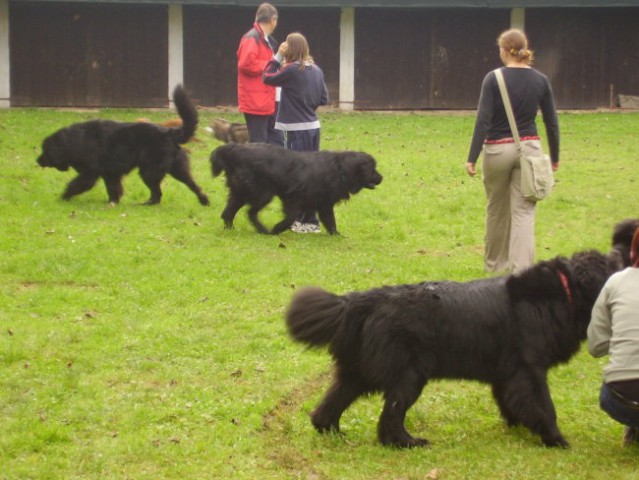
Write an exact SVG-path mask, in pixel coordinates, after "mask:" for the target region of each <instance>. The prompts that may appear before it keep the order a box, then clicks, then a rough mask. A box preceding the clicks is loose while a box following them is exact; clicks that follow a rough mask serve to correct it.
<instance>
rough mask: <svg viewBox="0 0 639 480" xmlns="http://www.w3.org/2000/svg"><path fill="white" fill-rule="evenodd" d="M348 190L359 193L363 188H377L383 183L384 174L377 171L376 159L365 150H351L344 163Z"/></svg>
mask: <svg viewBox="0 0 639 480" xmlns="http://www.w3.org/2000/svg"><path fill="white" fill-rule="evenodd" d="M342 168H343V170H344V173H345V176H346V181H347V183H348V190H349V192H350V193H357V192H359V191H360V190H361V189H362V188H368V189H370V190H373V189H375V187H376V186H377V185H379V184H380V183H382V178H383V177H382V175H381V174H380V173H379V172H378V171H377V168H376V162H375V159H374V158H373V157H372V156H371V155H369V154H368V153H364V152H349V153H348V155H346V156H345V157H344V162H343V163H342Z"/></svg>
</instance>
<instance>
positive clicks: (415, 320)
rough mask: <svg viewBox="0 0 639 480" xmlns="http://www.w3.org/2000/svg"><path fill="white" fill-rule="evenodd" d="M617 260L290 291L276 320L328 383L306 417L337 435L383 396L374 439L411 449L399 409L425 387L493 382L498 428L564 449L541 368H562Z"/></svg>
mask: <svg viewBox="0 0 639 480" xmlns="http://www.w3.org/2000/svg"><path fill="white" fill-rule="evenodd" d="M617 268H619V265H617V263H616V260H614V259H612V258H611V257H608V256H605V255H603V254H601V253H599V252H596V251H588V252H582V253H577V254H575V255H574V256H572V258H570V259H566V258H562V257H557V258H555V259H553V260H550V261H545V262H540V263H538V264H537V265H534V266H532V267H530V268H529V269H527V270H525V271H523V272H521V273H520V274H515V275H509V276H504V277H494V278H487V279H480V280H475V281H471V282H467V283H457V282H451V281H443V282H424V283H420V284H415V285H398V286H387V287H382V288H377V289H374V290H369V291H365V292H351V293H348V294H346V295H341V296H340V295H334V294H332V293H329V292H326V291H324V290H322V289H320V288H318V287H308V288H305V289H301V290H299V291H298V292H296V293H295V295H294V296H293V300H292V302H291V304H290V306H289V308H288V311H287V313H286V322H287V326H288V330H289V332H290V334H291V336H292V337H293V338H294V339H295V340H297V341H299V342H302V343H305V344H308V345H310V346H315V347H320V346H324V345H328V349H329V351H330V353H331V355H332V356H333V358H334V360H335V364H336V370H335V376H334V381H333V384H332V386H331V387H330V388H329V390H328V392H327V393H326V395H325V397H324V399H323V400H322V402H321V403H320V405H319V406H318V407H317V408H316V409H315V411H314V412H313V413H312V414H311V418H312V423H313V425H314V426H315V428H316V429H317V430H318V431H320V432H325V431H339V422H340V417H341V416H342V413H343V412H344V411H345V410H346V409H347V408H348V406H349V405H350V404H351V403H353V402H354V401H355V400H356V399H357V398H359V397H360V396H362V395H366V394H369V393H374V392H382V393H383V395H384V408H383V410H382V414H381V417H380V419H379V423H378V435H379V439H380V441H381V442H382V443H383V444H385V445H393V446H397V447H414V446H423V445H427V444H428V441H427V440H425V439H422V438H414V437H413V436H411V435H410V433H408V431H407V430H406V427H405V426H404V420H405V417H406V413H407V411H408V409H409V408H410V407H411V406H412V405H413V404H414V403H415V402H416V401H417V399H418V398H419V396H420V395H421V392H422V389H423V388H424V386H425V385H426V384H427V383H428V381H430V380H433V379H444V378H446V379H470V380H478V381H480V382H484V383H488V384H491V386H492V393H493V396H494V398H495V401H496V402H497V405H498V407H499V409H500V412H501V415H502V417H503V418H504V420H505V421H506V422H507V423H508V425H523V426H525V427H527V428H528V429H529V430H530V431H531V432H533V433H535V434H537V435H539V436H540V437H541V440H542V442H543V443H544V444H545V445H547V446H550V447H554V446H560V447H565V446H568V442H567V441H566V440H565V439H564V437H563V435H562V434H561V432H560V431H559V428H558V426H557V419H556V414H555V407H554V405H553V402H552V399H551V397H550V391H549V388H548V383H547V372H548V370H549V369H550V368H551V367H553V366H555V365H557V364H560V363H563V362H567V361H568V360H569V359H570V358H571V357H572V356H573V355H574V354H575V353H577V351H578V350H579V347H580V344H581V342H582V340H584V339H585V338H586V329H587V327H588V323H589V321H590V313H591V310H592V306H593V304H594V302H595V299H596V298H597V295H598V294H599V291H600V290H601V288H602V286H603V285H604V283H605V281H606V280H607V278H608V277H609V276H610V275H611V274H612V273H613V271H615V270H616V269H617Z"/></svg>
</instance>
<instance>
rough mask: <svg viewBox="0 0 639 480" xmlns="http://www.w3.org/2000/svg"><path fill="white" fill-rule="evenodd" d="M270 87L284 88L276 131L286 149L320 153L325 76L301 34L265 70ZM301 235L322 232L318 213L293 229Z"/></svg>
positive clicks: (288, 39) (290, 39)
mask: <svg viewBox="0 0 639 480" xmlns="http://www.w3.org/2000/svg"><path fill="white" fill-rule="evenodd" d="M262 78H263V81H264V83H265V84H267V85H273V86H278V87H282V95H281V98H280V105H279V109H278V111H277V117H276V119H275V128H276V129H279V130H282V131H284V133H285V135H286V148H288V149H290V150H297V151H318V150H319V148H320V121H319V119H318V117H317V107H319V106H320V105H326V104H327V103H328V90H327V88H326V83H325V82H324V73H323V72H322V69H321V68H319V67H318V66H317V65H315V63H314V62H313V57H311V55H310V51H309V47H308V42H307V41H306V38H305V37H304V35H302V34H301V33H291V34H290V35H288V37H286V42H284V43H282V44H281V45H280V47H279V50H278V52H277V54H275V57H274V59H273V60H271V61H270V62H269V64H268V65H267V66H266V69H265V70H264V75H263V77H262ZM291 229H292V230H293V231H296V232H299V233H317V232H319V231H320V226H319V220H318V219H317V215H316V212H305V213H304V214H302V216H301V217H300V218H298V219H297V220H296V222H295V223H294V224H293V226H292V227H291Z"/></svg>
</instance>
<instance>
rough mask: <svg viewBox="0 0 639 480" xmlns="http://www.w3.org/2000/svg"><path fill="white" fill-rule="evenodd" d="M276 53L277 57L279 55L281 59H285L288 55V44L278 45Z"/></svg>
mask: <svg viewBox="0 0 639 480" xmlns="http://www.w3.org/2000/svg"><path fill="white" fill-rule="evenodd" d="M277 53H278V55H281V56H282V57H286V54H287V53H288V43H286V42H282V43H280V47H279V48H278V49H277Z"/></svg>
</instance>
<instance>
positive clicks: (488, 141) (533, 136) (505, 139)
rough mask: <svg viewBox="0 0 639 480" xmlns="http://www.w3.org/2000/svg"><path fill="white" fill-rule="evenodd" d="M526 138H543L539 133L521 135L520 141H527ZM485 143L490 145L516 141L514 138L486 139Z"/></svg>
mask: <svg viewBox="0 0 639 480" xmlns="http://www.w3.org/2000/svg"><path fill="white" fill-rule="evenodd" d="M526 140H541V138H539V137H538V136H537V135H532V136H529V137H519V141H520V142H525V141H526ZM484 143H486V144H488V145H494V144H497V143H515V140H514V139H513V138H500V139H499V140H484Z"/></svg>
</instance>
